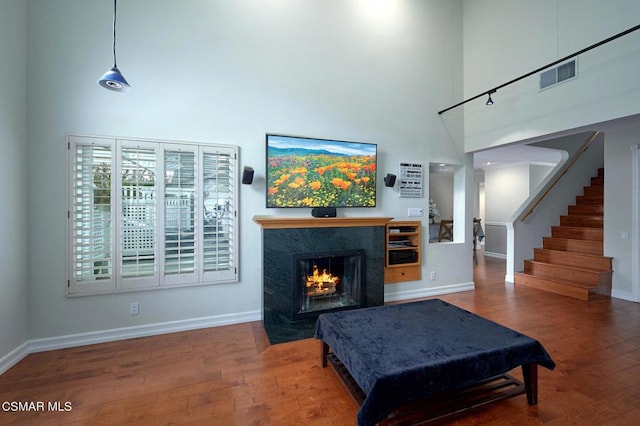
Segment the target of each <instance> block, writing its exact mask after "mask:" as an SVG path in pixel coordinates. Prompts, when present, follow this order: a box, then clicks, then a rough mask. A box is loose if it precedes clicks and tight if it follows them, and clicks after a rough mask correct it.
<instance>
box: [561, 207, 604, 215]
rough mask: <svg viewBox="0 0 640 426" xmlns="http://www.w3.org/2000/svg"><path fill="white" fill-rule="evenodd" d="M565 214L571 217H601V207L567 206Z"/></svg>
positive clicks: (602, 211) (602, 213) (602, 210)
mask: <svg viewBox="0 0 640 426" xmlns="http://www.w3.org/2000/svg"><path fill="white" fill-rule="evenodd" d="M567 212H568V214H569V215H571V216H602V215H604V207H603V206H569V207H568V208H567Z"/></svg>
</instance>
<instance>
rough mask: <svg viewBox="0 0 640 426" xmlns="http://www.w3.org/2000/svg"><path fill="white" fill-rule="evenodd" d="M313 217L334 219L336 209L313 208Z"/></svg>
mask: <svg viewBox="0 0 640 426" xmlns="http://www.w3.org/2000/svg"><path fill="white" fill-rule="evenodd" d="M311 216H313V217H336V209H335V208H334V207H315V208H313V209H311Z"/></svg>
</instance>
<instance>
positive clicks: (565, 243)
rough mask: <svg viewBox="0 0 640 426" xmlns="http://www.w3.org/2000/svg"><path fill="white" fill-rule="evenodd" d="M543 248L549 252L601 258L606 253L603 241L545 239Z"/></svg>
mask: <svg viewBox="0 0 640 426" xmlns="http://www.w3.org/2000/svg"><path fill="white" fill-rule="evenodd" d="M542 247H543V248H545V249H549V250H564V251H571V252H574V253H585V254H596V255H600V256H602V253H603V252H604V250H603V244H602V241H594V240H575V239H571V238H554V237H543V238H542Z"/></svg>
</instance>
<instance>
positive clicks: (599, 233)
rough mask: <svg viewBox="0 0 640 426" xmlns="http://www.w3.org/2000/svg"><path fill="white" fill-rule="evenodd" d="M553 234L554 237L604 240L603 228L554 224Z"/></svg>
mask: <svg viewBox="0 0 640 426" xmlns="http://www.w3.org/2000/svg"><path fill="white" fill-rule="evenodd" d="M551 236H552V237H554V238H570V239H573V240H593V241H602V240H603V238H602V237H603V229H602V228H589V227H582V226H552V227H551Z"/></svg>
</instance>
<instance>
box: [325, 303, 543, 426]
mask: <svg viewBox="0 0 640 426" xmlns="http://www.w3.org/2000/svg"><path fill="white" fill-rule="evenodd" d="M315 337H316V338H317V339H320V340H321V357H322V366H323V367H326V366H327V364H328V363H330V364H331V365H332V366H333V367H334V369H335V370H336V372H337V373H338V375H339V376H340V378H341V379H342V381H343V383H344V384H345V385H346V387H347V389H349V390H350V391H351V394H352V395H353V397H354V398H355V400H356V402H357V403H358V404H359V405H360V408H359V410H358V414H357V421H358V425H361V426H362V425H374V424H377V423H382V424H388V423H394V422H395V421H394V419H395V420H397V422H398V423H403V422H406V421H407V420H406V419H407V418H411V417H412V416H413V417H415V416H424V415H425V414H426V415H427V418H428V419H438V420H440V419H442V418H443V417H444V416H449V415H451V414H452V413H454V414H457V413H459V412H461V411H463V410H466V409H468V408H476V407H479V406H481V405H484V404H486V403H489V402H493V401H495V400H499V399H504V398H510V397H513V396H516V395H521V394H525V393H526V395H527V402H528V403H529V404H530V405H535V404H536V403H537V398H538V395H537V394H538V370H537V368H538V365H542V366H543V367H546V368H548V369H550V370H553V369H554V368H555V363H554V362H553V360H552V359H551V357H550V356H549V354H548V353H547V351H546V350H545V349H544V347H543V346H542V345H541V344H540V343H539V342H538V341H537V340H535V339H532V338H530V337H527V336H525V335H523V334H521V333H518V332H517V331H514V330H511V329H509V328H506V327H504V326H501V325H499V324H497V323H495V322H493V321H489V320H487V319H485V318H482V317H480V316H478V315H475V314H473V313H471V312H468V311H466V310H464V309H460V308H458V307H456V306H454V305H451V304H449V303H446V302H444V301H442V300H439V299H433V300H425V301H419V302H411V303H402V304H397V305H387V306H379V307H373V308H366V309H356V310H349V311H339V312H331V313H325V314H321V315H320V316H319V317H318V321H317V324H316V331H315ZM516 367H522V373H523V379H524V383H522V382H520V381H519V380H517V379H515V378H513V377H512V376H510V375H508V374H507V373H508V372H509V371H510V370H512V369H514V368H516ZM401 419H404V420H401Z"/></svg>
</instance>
